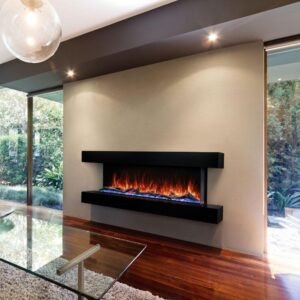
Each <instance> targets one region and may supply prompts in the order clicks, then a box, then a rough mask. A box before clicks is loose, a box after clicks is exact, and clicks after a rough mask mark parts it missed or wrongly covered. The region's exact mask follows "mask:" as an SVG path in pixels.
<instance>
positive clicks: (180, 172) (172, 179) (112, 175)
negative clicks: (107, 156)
mask: <svg viewBox="0 0 300 300" xmlns="http://www.w3.org/2000/svg"><path fill="white" fill-rule="evenodd" d="M201 179H202V180H203V178H201V172H200V169H199V168H186V167H156V166H155V167H153V166H151V167H149V166H133V165H112V164H105V165H104V170H103V188H102V189H101V190H100V191H101V192H103V193H108V194H115V195H121V196H126V197H129V198H131V197H133V198H141V199H149V200H150V199H152V200H162V201H177V202H185V203H195V204H204V199H203V197H202V196H201Z"/></svg>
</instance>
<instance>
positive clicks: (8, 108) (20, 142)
mask: <svg viewBox="0 0 300 300" xmlns="http://www.w3.org/2000/svg"><path fill="white" fill-rule="evenodd" d="M62 189H63V92H62V91H61V90H60V91H54V92H49V93H45V94H41V95H38V96H34V97H27V95H26V94H25V93H22V92H18V91H14V90H11V89H7V88H2V89H1V88H0V201H2V202H4V201H5V202H7V201H14V202H18V203H23V204H29V205H35V206H44V207H48V208H54V209H62V207H63V200H62Z"/></svg>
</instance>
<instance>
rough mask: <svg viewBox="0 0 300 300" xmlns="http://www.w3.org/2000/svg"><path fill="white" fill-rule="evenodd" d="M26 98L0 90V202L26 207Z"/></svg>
mask: <svg viewBox="0 0 300 300" xmlns="http://www.w3.org/2000/svg"><path fill="white" fill-rule="evenodd" d="M26 182H27V98H26V94H24V93H22V92H18V91H14V90H11V89H7V88H0V200H1V201H16V202H20V203H26V196H27V188H26Z"/></svg>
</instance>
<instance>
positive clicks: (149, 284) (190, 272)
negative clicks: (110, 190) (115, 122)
mask: <svg viewBox="0 0 300 300" xmlns="http://www.w3.org/2000/svg"><path fill="white" fill-rule="evenodd" d="M3 203H4V204H6V203H5V202H3V201H2V202H1V203H0V204H3ZM20 209H22V207H21V208H20ZM23 209H24V208H23ZM28 210H30V211H31V210H32V209H30V208H28ZM50 213H51V220H54V221H57V222H62V215H61V213H60V212H58V211H55V210H51V212H50ZM32 216H34V217H37V218H46V219H48V218H49V210H48V209H42V208H38V209H33V210H32ZM63 222H64V223H65V224H66V225H70V226H74V227H78V228H82V229H88V230H91V231H95V232H98V233H102V234H106V235H110V236H114V237H119V238H123V239H128V240H132V241H136V242H141V243H144V244H147V249H146V250H145V252H144V253H143V254H142V256H141V257H140V258H139V259H137V260H136V262H135V263H134V264H133V266H131V268H130V269H129V270H128V271H127V273H126V274H125V275H123V277H122V278H121V281H122V282H123V283H126V284H128V285H130V286H133V287H136V288H138V289H142V290H148V291H151V292H152V293H153V294H155V295H158V296H161V297H163V298H165V299H170V300H176V299H197V300H201V299H235V300H236V299H247V300H248V299H249V300H256V299H258V300H263V299H271V300H273V299H274V300H276V299H280V300H284V299H291V300H300V272H299V273H298V275H297V274H293V273H292V272H291V271H290V270H288V269H284V267H282V266H281V267H280V268H279V269H280V273H277V274H276V273H275V274H272V270H271V264H270V262H268V260H262V259H258V258H255V257H252V256H247V255H242V254H239V253H234V252H230V251H225V250H221V249H216V248H211V247H207V246H200V245H196V244H192V243H188V242H182V241H178V240H174V239H169V238H164V237H159V236H155V235H151V234H145V233H141V232H136V231H132V230H127V229H122V228H117V227H112V226H108V225H103V224H98V223H94V222H88V221H84V220H80V219H76V218H71V217H64V220H63ZM272 269H273V268H272ZM299 270H300V266H299ZM120 300H122V299H120Z"/></svg>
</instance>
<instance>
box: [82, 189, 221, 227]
mask: <svg viewBox="0 0 300 300" xmlns="http://www.w3.org/2000/svg"><path fill="white" fill-rule="evenodd" d="M81 201H82V202H83V203H89V204H94V205H101V206H109V207H115V208H123V209H128V210H135V211H141V212H148V213H152V214H159V215H165V216H170V217H176V218H184V219H189V220H196V221H201V222H205V223H212V224H218V223H220V222H221V221H222V220H223V206H220V205H203V206H202V205H197V204H189V203H188V204H187V203H180V202H171V201H161V200H153V199H149V200H148V199H140V198H138V199H137V198H134V197H132V198H131V197H130V198H129V197H124V196H121V195H113V194H104V193H102V192H100V191H90V192H82V194H81Z"/></svg>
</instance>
